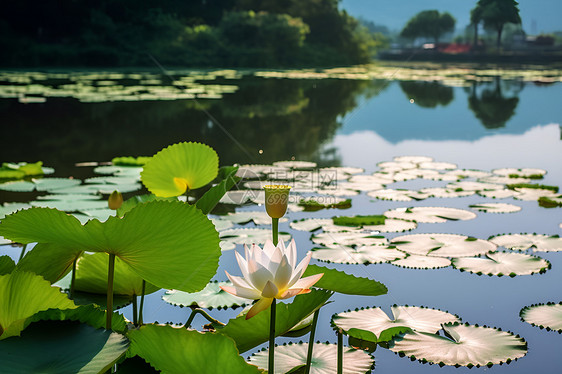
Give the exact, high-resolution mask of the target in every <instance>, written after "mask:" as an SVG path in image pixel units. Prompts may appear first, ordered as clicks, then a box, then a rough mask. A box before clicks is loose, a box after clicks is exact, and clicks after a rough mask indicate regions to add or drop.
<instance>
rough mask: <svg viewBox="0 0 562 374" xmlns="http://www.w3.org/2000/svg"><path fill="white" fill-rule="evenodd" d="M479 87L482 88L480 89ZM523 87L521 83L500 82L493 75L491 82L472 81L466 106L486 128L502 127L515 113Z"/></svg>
mask: <svg viewBox="0 0 562 374" xmlns="http://www.w3.org/2000/svg"><path fill="white" fill-rule="evenodd" d="M479 86H480V87H479ZM481 87H483V89H481V90H480V89H479V88H481ZM502 87H503V88H502ZM523 87H524V85H523V83H520V82H513V81H511V82H509V81H506V82H502V81H501V79H500V78H499V77H495V79H494V82H493V83H492V84H489V83H488V84H482V83H477V82H474V83H473V84H472V87H471V88H470V97H469V98H468V106H469V108H470V110H471V111H472V112H473V113H474V115H475V116H476V118H478V119H479V120H480V122H481V123H482V125H484V127H486V128H487V129H497V128H499V127H504V126H505V124H506V122H507V121H509V119H510V118H511V117H513V115H514V114H515V108H517V104H519V93H520V92H521V90H522V89H523ZM506 88H507V89H506ZM479 91H480V92H479ZM505 91H507V92H505Z"/></svg>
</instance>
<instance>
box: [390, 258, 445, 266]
mask: <svg viewBox="0 0 562 374" xmlns="http://www.w3.org/2000/svg"><path fill="white" fill-rule="evenodd" d="M391 264H392V265H395V266H399V267H403V268H408V269H438V268H446V267H447V266H451V260H449V259H448V258H446V257H435V256H434V257H429V256H418V255H408V256H407V257H406V258H402V259H399V260H396V261H392V262H391Z"/></svg>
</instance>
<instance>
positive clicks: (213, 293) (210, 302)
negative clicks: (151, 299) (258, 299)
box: [162, 282, 252, 309]
mask: <svg viewBox="0 0 562 374" xmlns="http://www.w3.org/2000/svg"><path fill="white" fill-rule="evenodd" d="M221 286H232V283H230V282H210V283H209V284H208V285H207V286H205V288H203V289H202V290H201V291H199V292H194V293H187V292H183V291H177V290H168V291H166V293H165V294H164V295H163V296H162V299H163V300H164V301H165V302H167V303H170V304H172V305H178V306H198V307H200V308H209V309H212V308H219V309H220V308H225V309H226V308H232V307H234V308H235V307H238V306H244V305H247V304H251V303H252V300H248V299H243V298H241V297H237V296H234V295H231V294H229V293H228V292H226V291H223V290H222V289H221V288H220V287H221Z"/></svg>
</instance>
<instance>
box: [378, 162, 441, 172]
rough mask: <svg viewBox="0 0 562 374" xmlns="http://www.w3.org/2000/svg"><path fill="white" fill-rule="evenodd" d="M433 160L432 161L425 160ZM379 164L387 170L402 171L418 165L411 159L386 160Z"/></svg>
mask: <svg viewBox="0 0 562 374" xmlns="http://www.w3.org/2000/svg"><path fill="white" fill-rule="evenodd" d="M424 162H431V161H424ZM377 166H378V167H379V168H381V169H384V170H385V171H400V170H406V169H415V168H416V167H417V166H418V165H417V163H414V162H411V161H384V162H379V163H378V164H377Z"/></svg>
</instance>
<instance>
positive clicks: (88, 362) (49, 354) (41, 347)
mask: <svg viewBox="0 0 562 374" xmlns="http://www.w3.org/2000/svg"><path fill="white" fill-rule="evenodd" d="M128 346H129V344H128V341H127V338H125V336H123V335H121V334H119V333H116V332H112V331H107V330H103V329H95V328H93V327H91V326H89V325H86V324H81V323H78V322H69V321H62V322H59V321H45V322H38V323H34V324H32V325H31V326H29V327H28V328H27V329H26V330H25V331H24V332H23V333H22V335H21V337H12V338H10V339H6V340H3V341H0V362H2V369H1V370H2V372H3V373H11V374H16V373H84V374H86V373H87V374H97V373H105V372H106V371H107V370H109V369H110V368H111V367H112V366H113V365H114V364H115V363H116V362H117V361H118V360H119V359H120V358H121V357H122V356H123V355H124V354H125V352H126V351H127V348H128Z"/></svg>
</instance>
